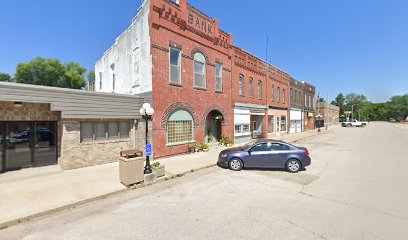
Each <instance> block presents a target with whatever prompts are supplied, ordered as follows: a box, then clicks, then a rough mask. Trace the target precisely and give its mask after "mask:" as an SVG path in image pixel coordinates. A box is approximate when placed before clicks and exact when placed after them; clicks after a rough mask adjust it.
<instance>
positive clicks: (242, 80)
mask: <svg viewBox="0 0 408 240" xmlns="http://www.w3.org/2000/svg"><path fill="white" fill-rule="evenodd" d="M239 95H240V96H244V76H242V75H239Z"/></svg>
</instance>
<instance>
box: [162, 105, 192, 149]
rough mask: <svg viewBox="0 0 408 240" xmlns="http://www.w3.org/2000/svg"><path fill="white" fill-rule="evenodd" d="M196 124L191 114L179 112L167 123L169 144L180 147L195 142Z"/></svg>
mask: <svg viewBox="0 0 408 240" xmlns="http://www.w3.org/2000/svg"><path fill="white" fill-rule="evenodd" d="M193 129H194V122H193V117H192V116H191V114H190V113H188V112H187V111H185V110H178V111H176V112H175V113H173V114H172V115H171V116H170V118H169V120H168V121H167V129H166V131H167V144H168V145H179V144H186V143H190V142H192V141H194V130H193Z"/></svg>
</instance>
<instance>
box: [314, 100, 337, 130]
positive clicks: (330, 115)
mask: <svg viewBox="0 0 408 240" xmlns="http://www.w3.org/2000/svg"><path fill="white" fill-rule="evenodd" d="M318 104H319V113H320V115H321V116H322V119H323V120H324V122H325V124H328V125H329V126H331V125H337V124H339V123H340V119H339V115H340V108H339V107H338V106H335V105H331V104H328V103H325V102H319V103H318Z"/></svg>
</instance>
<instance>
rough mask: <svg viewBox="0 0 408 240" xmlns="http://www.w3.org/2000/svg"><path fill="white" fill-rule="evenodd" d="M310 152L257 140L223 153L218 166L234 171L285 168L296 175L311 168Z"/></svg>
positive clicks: (269, 141) (285, 144) (283, 144)
mask: <svg viewBox="0 0 408 240" xmlns="http://www.w3.org/2000/svg"><path fill="white" fill-rule="evenodd" d="M310 163H311V159H310V157H309V151H308V150H307V149H306V148H304V147H296V146H294V145H291V144H289V143H286V142H283V141H277V140H269V139H267V140H256V141H251V142H249V143H248V144H246V145H244V146H241V147H235V148H230V149H226V150H223V151H221V153H220V155H219V157H218V165H219V166H221V167H226V168H229V169H231V170H234V171H240V170H242V168H244V167H245V168H284V169H286V170H287V171H289V172H292V173H296V172H298V171H300V170H302V169H303V168H304V167H306V166H309V165H310Z"/></svg>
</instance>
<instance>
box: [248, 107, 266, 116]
mask: <svg viewBox="0 0 408 240" xmlns="http://www.w3.org/2000/svg"><path fill="white" fill-rule="evenodd" d="M249 111H250V113H253V114H262V115H265V109H262V108H250V109H249Z"/></svg>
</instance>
